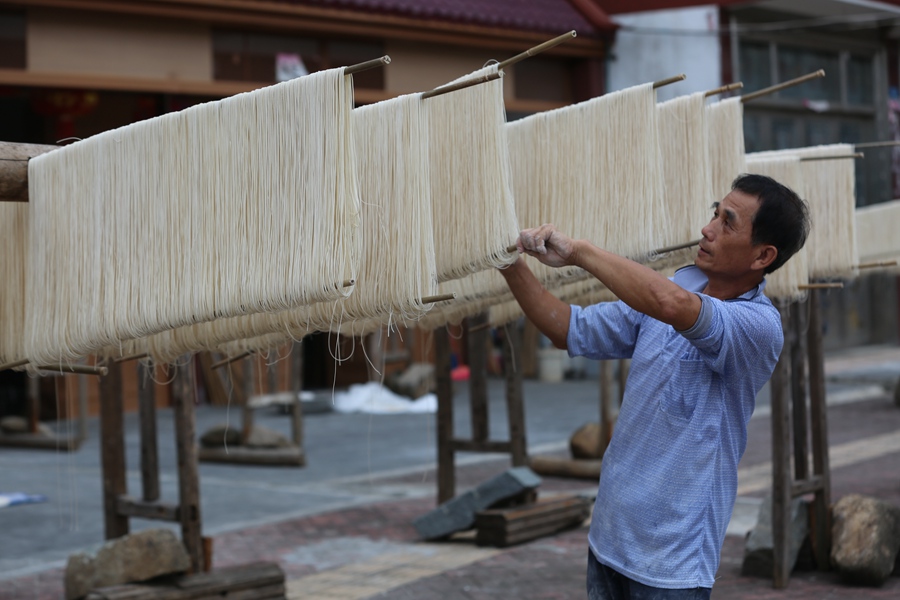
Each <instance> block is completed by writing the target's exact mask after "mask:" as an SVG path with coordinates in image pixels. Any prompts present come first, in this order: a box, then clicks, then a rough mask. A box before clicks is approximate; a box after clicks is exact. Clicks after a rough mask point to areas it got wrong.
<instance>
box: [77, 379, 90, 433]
mask: <svg viewBox="0 0 900 600" xmlns="http://www.w3.org/2000/svg"><path fill="white" fill-rule="evenodd" d="M87 416H88V398H87V375H78V441H79V443H80V442H83V441H84V440H86V439H87V436H88V426H87Z"/></svg>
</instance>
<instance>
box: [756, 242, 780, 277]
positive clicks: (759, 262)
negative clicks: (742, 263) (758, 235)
mask: <svg viewBox="0 0 900 600" xmlns="http://www.w3.org/2000/svg"><path fill="white" fill-rule="evenodd" d="M754 250H755V251H756V258H754V259H753V263H752V264H751V265H750V268H751V269H754V270H760V271H762V270H764V269H765V268H766V267H768V266H769V265H771V264H772V263H773V262H775V259H776V258H778V248H776V247H775V246H773V245H771V244H760V245H759V246H756V247H755V248H754Z"/></svg>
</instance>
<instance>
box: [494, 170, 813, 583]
mask: <svg viewBox="0 0 900 600" xmlns="http://www.w3.org/2000/svg"><path fill="white" fill-rule="evenodd" d="M713 208H714V215H713V217H712V219H711V220H710V222H709V224H708V225H706V226H705V227H704V228H703V230H702V234H703V239H702V240H701V241H700V249H699V251H698V252H697V256H696V259H695V261H694V266H690V267H685V268H683V269H680V270H679V271H678V272H677V273H676V274H675V276H674V277H673V278H672V279H671V280H670V279H667V278H665V277H664V276H662V275H660V274H659V273H657V272H655V271H653V270H651V269H649V268H647V267H645V266H642V265H640V264H638V263H635V262H632V261H630V260H627V259H625V258H622V257H620V256H617V255H614V254H611V253H609V252H606V251H604V250H602V249H600V248H598V247H596V246H594V245H592V244H591V243H590V242H587V241H585V240H573V239H570V238H568V237H566V236H565V235H563V234H562V233H561V232H559V231H558V230H556V228H555V227H554V226H553V225H543V226H541V227H538V228H536V229H530V230H525V231H523V232H521V234H520V236H519V240H518V242H517V245H518V248H519V252H525V253H528V254H530V255H531V256H534V257H536V258H537V259H538V260H540V261H541V262H543V263H545V264H547V265H550V266H553V267H561V266H566V265H576V266H579V267H581V268H583V269H585V270H586V271H588V272H589V273H590V274H592V275H593V276H594V277H596V278H597V279H599V280H600V281H601V282H602V283H603V284H604V285H606V286H607V287H608V288H609V289H610V290H611V291H612V292H613V293H614V294H615V295H616V296H617V297H618V298H619V299H620V301H619V302H615V303H603V304H597V305H594V306H590V307H588V308H584V309H582V308H580V307H577V306H569V305H567V304H565V303H563V302H562V301H560V300H559V299H557V298H555V297H554V296H553V295H552V294H550V293H549V292H548V291H547V290H546V289H544V288H543V287H542V286H541V284H540V283H539V282H538V281H537V279H536V278H535V277H534V275H533V274H532V273H531V271H530V269H528V267H527V265H526V264H525V263H524V262H523V261H522V260H521V259H520V260H519V261H517V262H516V263H514V264H513V265H511V266H510V267H508V268H507V269H504V270H502V271H501V272H502V273H503V275H504V277H505V279H506V281H507V284H508V285H509V287H510V289H511V290H512V292H513V294H514V295H515V297H516V300H517V301H518V302H519V304H520V305H521V306H522V308H523V310H524V311H525V314H526V315H528V318H529V319H531V320H532V322H534V324H535V325H536V326H537V327H538V329H540V330H541V331H542V332H543V333H544V334H545V335H546V336H547V337H549V338H550V340H551V341H552V342H553V344H554V345H556V346H557V347H558V348H563V349H568V352H569V354H570V355H571V356H577V355H581V356H587V357H589V358H594V359H616V358H631V359H632V365H631V371H630V373H629V376H628V384H627V386H626V390H625V395H624V398H623V402H622V409H621V412H620V413H619V418H618V421H617V423H616V430H615V435H614V436H613V438H612V441H611V443H610V445H609V448H608V449H607V451H606V454H605V456H604V457H603V470H602V474H601V476H600V486H599V489H598V493H597V501H596V504H595V506H594V513H593V517H592V521H591V528H590V533H589V535H588V541H589V546H590V551H589V552H588V580H587V589H588V598H589V599H590V600H599V599H607V598H611V599H618V598H709V596H710V592H711V588H712V585H713V581H714V578H715V574H716V570H717V568H718V565H719V554H720V552H721V548H722V543H723V541H724V538H725V529H726V527H727V526H728V521H729V520H730V519H731V511H732V509H733V508H734V500H735V496H736V493H737V465H738V462H739V461H740V458H741V456H742V455H743V453H744V449H745V447H746V443H747V423H748V421H749V420H750V416H751V414H752V412H753V406H754V401H755V398H756V394H757V393H758V392H759V390H760V388H762V386H763V384H764V383H765V382H766V381H767V380H768V379H769V377H770V376H771V374H772V371H773V370H774V368H775V363H776V362H777V360H778V355H779V354H780V352H781V347H782V344H783V335H782V330H781V320H780V316H779V313H778V311H777V310H776V309H775V307H773V306H772V303H771V302H770V301H769V300H768V298H766V297H765V296H764V295H763V288H764V287H765V279H764V276H765V274H766V273H771V272H772V271H774V270H775V269H777V268H778V267H780V266H781V265H783V264H784V263H785V262H786V261H787V259H788V258H790V257H791V256H792V255H793V254H794V253H795V252H797V251H798V250H799V249H800V248H802V247H803V244H804V243H805V241H806V237H807V234H808V232H809V218H808V211H807V208H806V205H805V203H804V202H803V201H802V200H801V199H800V198H799V197H798V196H797V195H796V194H795V193H794V192H793V191H791V190H790V189H788V188H786V187H785V186H783V185H781V184H779V183H777V182H776V181H774V180H772V179H770V178H768V177H764V176H761V175H742V176H741V177H738V178H737V179H736V180H735V181H734V184H733V189H732V191H731V192H730V193H729V194H728V195H727V196H726V197H725V198H724V199H723V200H722V201H721V202H716V203H715V204H714V205H713Z"/></svg>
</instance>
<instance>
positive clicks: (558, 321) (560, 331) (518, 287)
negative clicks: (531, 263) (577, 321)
mask: <svg viewBox="0 0 900 600" xmlns="http://www.w3.org/2000/svg"><path fill="white" fill-rule="evenodd" d="M500 272H501V273H502V274H503V277H504V278H505V279H506V283H507V285H509V289H510V291H512V293H513V296H515V297H516V301H517V302H518V303H519V306H521V307H522V310H523V311H524V312H525V316H527V317H528V318H529V319H530V320H531V322H532V323H534V325H535V327H537V328H538V330H539V331H540V332H541V333H543V334H544V335H546V336H547V337H548V338H550V341H551V342H553V345H554V346H556V347H557V348H562V349H565V348H566V347H567V344H566V338H567V337H568V334H569V317H570V316H571V314H572V309H571V307H570V306H569V305H568V304H566V303H565V302H563V301H562V300H560V299H559V298H557V297H556V296H554V295H553V294H551V293H550V292H548V291H547V290H546V289H545V288H544V286H542V285H541V282H540V281H538V280H537V277H535V276H534V273H532V272H531V269H529V268H528V265H526V264H525V261H524V259H522V258H520V259H519V260H518V261H516V262H515V263H514V264H512V265H510V266H509V267H507V268H505V269H501V270H500Z"/></svg>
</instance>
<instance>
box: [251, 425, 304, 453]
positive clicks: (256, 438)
mask: <svg viewBox="0 0 900 600" xmlns="http://www.w3.org/2000/svg"><path fill="white" fill-rule="evenodd" d="M291 445H292V444H291V442H290V441H289V440H288V439H287V438H286V437H284V436H283V435H281V434H280V433H278V432H277V431H275V430H274V429H269V428H268V427H263V426H262V425H254V426H253V429H251V430H250V435H248V436H247V439H246V440H244V446H246V447H247V448H287V447H288V446H291Z"/></svg>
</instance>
